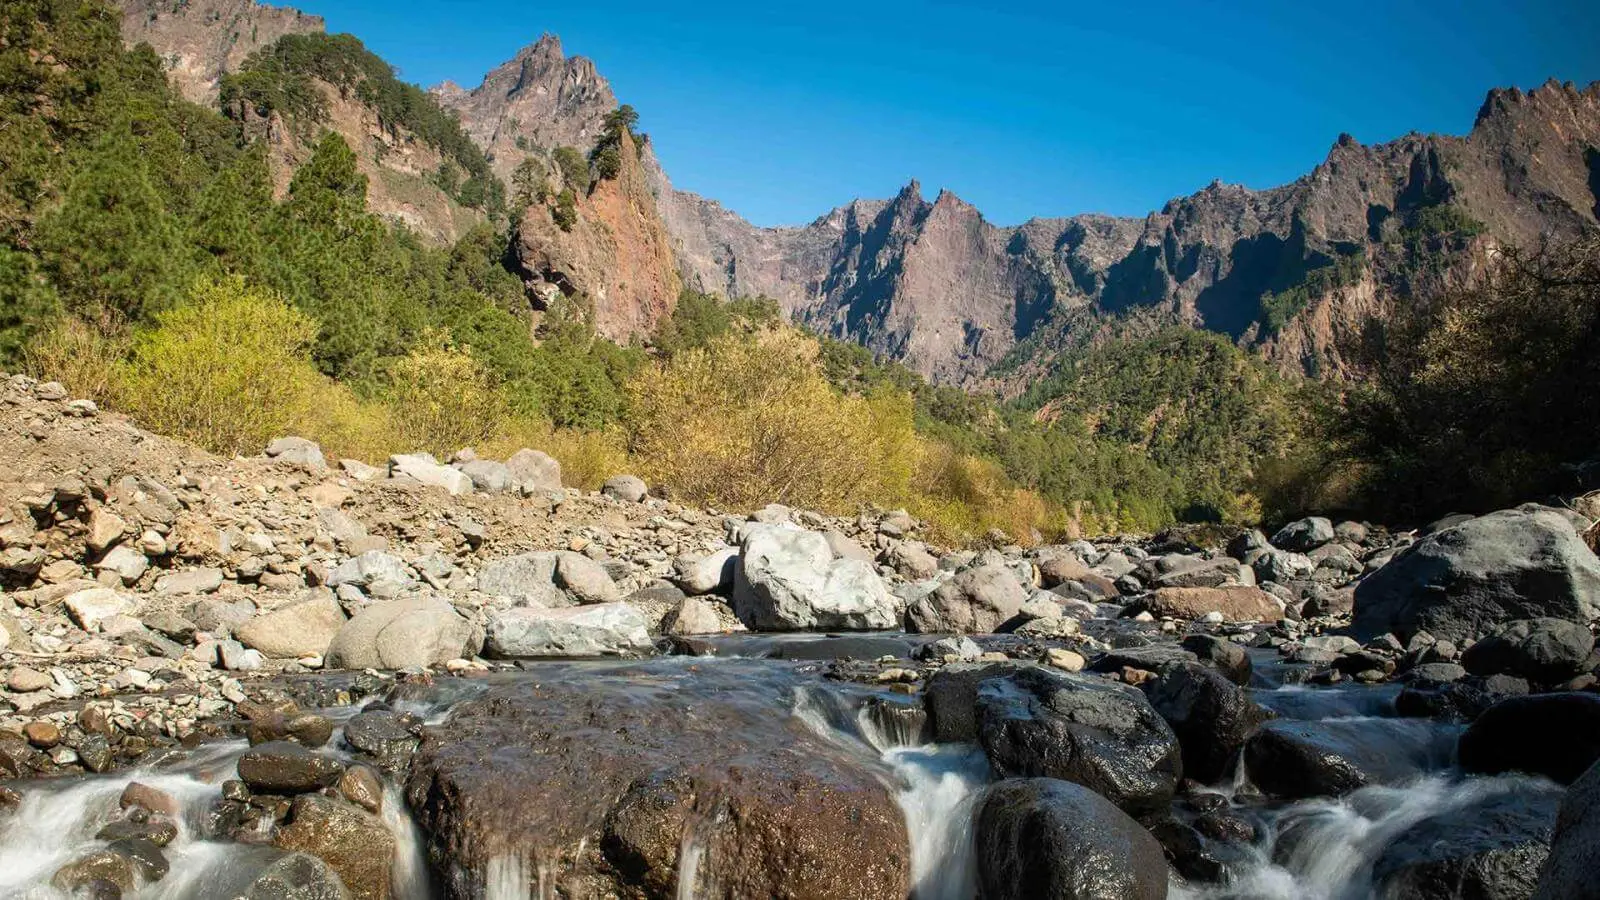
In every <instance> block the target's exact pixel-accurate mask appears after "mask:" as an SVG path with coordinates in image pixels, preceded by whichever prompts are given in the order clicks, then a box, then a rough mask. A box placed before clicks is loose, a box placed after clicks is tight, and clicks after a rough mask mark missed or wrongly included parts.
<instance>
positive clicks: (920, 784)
mask: <svg viewBox="0 0 1600 900" xmlns="http://www.w3.org/2000/svg"><path fill="white" fill-rule="evenodd" d="M852 640H858V639H852ZM884 641H887V642H890V643H894V642H898V643H897V644H896V646H908V647H909V646H912V642H911V641H909V640H908V639H905V638H900V637H890V638H887V639H884V640H883V641H874V642H869V643H865V644H861V646H860V647H859V648H857V649H862V650H873V649H879V648H880V647H881V646H884V645H885V644H884ZM719 652H721V653H725V654H726V657H731V658H726V657H725V658H723V659H693V660H690V659H685V658H664V659H658V660H652V661H646V662H642V663H626V664H623V663H615V662H613V663H592V664H573V663H536V664H531V665H529V666H528V667H527V671H525V672H522V673H518V674H511V675H505V676H496V677H497V678H499V679H501V680H500V682H498V683H500V684H502V685H503V684H507V683H509V684H513V685H514V684H516V683H518V682H517V681H516V680H517V679H524V680H526V681H527V683H529V684H530V685H531V684H532V683H534V682H539V681H543V682H549V681H552V680H560V679H568V680H573V681H576V680H579V679H590V680H592V679H595V678H599V677H604V678H606V679H612V680H613V681H614V683H615V684H617V685H620V686H621V687H618V688H614V689H618V690H623V691H629V690H634V691H637V692H638V694H639V696H640V697H642V698H646V697H649V696H662V695H663V694H661V692H663V691H665V692H669V693H680V694H681V693H683V692H690V693H692V692H694V691H707V692H712V691H715V692H719V693H717V694H716V696H717V697H718V700H719V702H727V695H726V691H727V690H728V689H729V688H728V685H729V684H735V685H738V689H739V690H745V691H748V692H750V696H751V697H752V698H754V700H753V701H752V702H751V703H750V704H749V706H748V709H744V708H743V707H741V709H744V712H747V713H749V714H750V715H752V716H756V715H764V716H772V715H776V716H778V717H780V718H781V717H782V716H783V715H784V712H783V711H784V710H785V709H786V710H788V715H791V716H792V717H793V718H794V719H795V720H796V721H797V722H798V723H800V724H801V725H803V726H804V727H805V728H806V729H807V730H809V731H810V732H811V733H812V734H814V735H816V736H818V737H820V738H822V739H824V740H825V741H826V742H827V744H828V745H829V746H832V747H833V748H835V749H836V750H837V751H838V752H837V754H835V756H836V758H837V760H838V763H839V764H840V765H850V766H857V767H860V768H861V769H862V770H863V771H868V772H871V773H872V774H873V776H874V777H876V778H878V779H879V780H881V781H882V782H883V783H884V784H885V785H886V786H887V787H888V788H889V789H890V790H891V792H892V794H893V796H894V798H895V800H896V801H897V803H898V806H899V808H900V810H901V812H902V813H903V815H904V817H905V823H906V829H907V834H908V838H909V842H910V850H911V860H910V863H911V874H912V882H913V898H914V900H970V898H972V897H973V896H974V895H975V893H976V881H977V861H976V859H975V854H974V836H973V826H972V822H973V813H974V807H975V805H976V804H977V802H978V801H979V799H980V798H981V797H982V794H983V790H984V787H985V786H986V785H987V784H988V783H989V782H990V781H991V780H992V775H991V772H990V769H989V765H988V763H987V761H986V759H985V757H984V754H983V751H982V750H981V749H980V748H979V747H977V746H976V745H967V744H934V743H930V742H928V741H927V740H926V739H925V737H924V731H925V717H924V715H923V713H922V712H921V709H920V705H919V703H918V702H917V701H916V699H914V698H907V697H904V696H900V695H894V694H890V693H888V692H886V691H880V690H876V689H872V688H868V687H864V686H861V685H856V684H848V683H839V682H832V681H827V680H824V679H822V678H819V677H816V671H817V669H818V667H817V666H816V665H810V666H807V665H806V664H805V663H803V662H796V661H795V660H808V659H819V658H831V657H832V656H833V655H837V648H836V647H830V646H828V641H827V640H826V639H820V638H814V637H811V638H777V639H773V638H767V639H747V640H744V641H728V642H724V644H723V645H722V646H721V647H720V648H719ZM719 667H720V668H719ZM717 672H722V673H723V675H724V676H726V677H725V678H724V680H723V681H719V682H714V685H713V686H706V685H705V681H706V679H707V676H708V674H714V673H717ZM609 683H611V682H608V684H609ZM440 684H441V686H442V687H441V690H440V691H439V692H436V693H435V696H433V697H432V698H431V699H429V700H426V701H419V700H417V699H414V698H413V699H406V700H395V701H394V705H395V706H396V707H397V708H404V709H406V710H407V711H409V712H413V713H415V714H417V715H419V716H422V717H423V718H425V719H427V720H429V721H431V722H440V721H443V720H445V719H446V718H447V717H448V715H449V709H450V708H451V706H452V705H453V704H454V703H457V702H459V701H460V700H462V699H466V698H468V697H471V696H473V695H474V694H475V693H478V692H480V691H481V690H482V689H483V687H482V685H480V684H475V683H473V682H470V681H462V680H457V679H441V681H440ZM607 689H608V690H609V689H613V688H610V687H608V688H607ZM652 692H654V693H652ZM1394 693H1395V691H1394V690H1393V689H1392V688H1387V687H1375V688H1366V687H1340V688H1318V687H1306V686H1299V685H1284V684H1282V683H1277V682H1274V681H1268V682H1266V683H1262V684H1259V685H1258V687H1257V688H1256V689H1255V690H1254V691H1253V694H1254V696H1255V698H1256V699H1257V700H1258V701H1259V702H1260V703H1261V704H1262V705H1264V706H1266V707H1268V708H1270V709H1272V710H1273V711H1274V712H1276V713H1277V714H1278V716H1279V717H1280V718H1282V719H1286V720H1292V721H1297V722H1300V723H1303V724H1308V725H1311V726H1313V727H1315V728H1316V729H1318V730H1319V733H1322V734H1325V735H1326V736H1327V737H1328V739H1329V740H1331V741H1336V742H1338V743H1339V744H1340V746H1343V747H1354V748H1357V749H1359V750H1362V751H1363V752H1368V753H1370V754H1372V755H1373V756H1375V757H1378V758H1381V759H1382V760H1383V761H1384V765H1385V766H1386V768H1385V769H1384V771H1383V776H1384V780H1385V782H1386V783H1385V784H1384V785H1382V786H1376V787H1369V788H1365V789H1363V790H1359V791H1356V792H1355V793H1353V794H1350V795H1349V796H1346V797H1344V798H1342V799H1337V800H1330V799H1319V800H1309V801H1302V802H1299V803H1294V804H1288V805H1282V806H1276V807H1274V806H1268V805H1264V804H1263V802H1262V801H1261V800H1260V798H1259V795H1258V794H1257V793H1256V792H1254V791H1253V790H1252V789H1251V787H1250V773H1249V772H1248V771H1246V770H1245V769H1244V767H1243V766H1242V764H1241V766H1240V767H1239V769H1238V771H1237V772H1236V773H1235V774H1234V775H1233V777H1231V778H1230V779H1227V780H1225V781H1224V782H1223V783H1221V784H1218V785H1214V786H1211V787H1210V788H1208V790H1211V791H1213V792H1215V793H1218V794H1220V795H1222V797H1223V798H1224V799H1225V802H1226V804H1227V805H1228V806H1229V807H1230V808H1232V809H1233V810H1235V811H1236V812H1238V814H1240V815H1241V816H1244V817H1246V818H1248V819H1249V820H1251V821H1253V822H1255V823H1256V824H1257V830H1258V834H1259V835H1260V837H1259V839H1258V840H1257V842H1256V843H1255V844H1253V845H1251V846H1249V847H1247V848H1244V850H1243V854H1242V857H1241V860H1240V861H1239V862H1237V863H1236V864H1234V865H1232V866H1231V867H1230V875H1231V877H1230V882H1229V883H1228V884H1226V885H1222V886H1204V887H1189V886H1185V885H1183V884H1182V883H1180V882H1177V881H1175V882H1174V884H1173V886H1172V887H1173V896H1174V897H1176V898H1181V900H1224V898H1238V900H1291V898H1294V900H1302V898H1304V900H1369V898H1375V897H1376V896H1377V888H1376V886H1375V885H1374V884H1373V877H1372V868H1373V864H1374V862H1375V861H1376V860H1377V858H1378V857H1379V855H1380V854H1381V853H1382V852H1383V850H1384V849H1385V848H1386V847H1387V846H1389V845H1390V844H1391V843H1392V842H1393V841H1394V839H1395V838H1396V837H1397V836H1398V835H1400V834H1402V833H1403V832H1405V831H1406V830H1407V829H1408V828H1411V827H1413V826H1414V825H1416V824H1417V823H1419V822H1421V821H1423V820H1425V819H1429V818H1431V817H1435V816H1440V815H1446V814H1449V813H1451V812H1459V811H1462V810H1466V809H1467V808H1468V807H1471V806H1473V805H1474V804H1475V803H1478V802H1480V801H1483V800H1484V799H1486V798H1492V797H1495V796H1499V795H1517V796H1521V795H1530V794H1538V793H1540V792H1545V793H1548V792H1549V791H1552V790H1554V788H1553V787H1552V786H1550V785H1549V784H1548V783H1545V782H1540V781H1538V780H1537V779H1528V778H1514V777H1506V778H1480V779H1464V778H1462V777H1461V776H1460V775H1459V774H1458V773H1456V772H1455V771H1454V769H1453V768H1452V759H1451V751H1452V748H1453V746H1454V743H1455V738H1456V734H1457V732H1456V729H1455V728H1453V727H1451V726H1446V725H1441V724H1439V723H1435V722H1432V721H1426V720H1410V719H1399V718H1394V717H1393V715H1392V705H1393V698H1394ZM756 701H759V702H756ZM736 702H737V701H736ZM355 711H356V709H354V708H352V709H347V710H344V711H342V712H341V711H331V712H330V715H333V716H335V717H336V719H338V720H341V721H342V720H343V719H345V718H348V716H350V715H353V714H354V712H355ZM339 743H340V742H339V736H338V735H337V734H336V735H335V738H334V740H333V741H332V742H331V743H330V745H329V747H330V748H332V747H337V746H339ZM245 749H246V747H245V744H244V743H243V742H242V741H235V742H229V743H221V744H216V745H212V746H210V747H207V748H204V749H202V750H199V751H195V752H193V753H190V754H188V755H187V756H186V757H185V758H183V759H182V760H181V761H179V762H177V763H174V764H170V765H166V766H163V767H161V768H154V769H141V770H133V771H127V772H123V773H119V774H115V775H105V776H90V777H85V778H81V779H75V780H70V781H68V780H61V781H55V782H32V783H23V784H19V785H17V787H18V789H19V790H20V792H21V793H22V795H23V797H24V800H23V802H22V805H21V806H20V807H19V808H18V809H17V810H16V811H15V812H14V813H13V814H12V815H10V816H9V817H7V818H6V819H5V822H4V825H3V826H0V897H18V898H24V900H58V898H60V897H61V895H60V893H59V892H57V891H55V890H54V889H53V888H51V887H50V886H49V880H50V877H51V875H52V874H53V873H54V872H55V871H56V869H58V868H59V867H60V866H61V865H63V864H64V863H66V862H68V861H70V860H72V859H74V858H76V857H78V856H80V855H82V854H83V853H84V852H86V851H89V850H92V849H94V848H97V847H100V846H103V842H101V841H98V840H96V838H95V834H96V832H98V831H99V829H100V828H101V827H103V826H104V825H105V824H107V823H108V822H110V821H112V820H114V819H115V818H116V816H117V812H118V810H117V807H118V798H119V797H120V795H121V793H122V791H123V789H124V787H126V785H127V784H128V783H129V782H132V781H138V782H141V783H144V784H147V785H150V786H152V787H155V788H157V789H159V790H162V791H164V792H166V793H168V794H170V795H172V796H173V797H174V798H175V799H177V800H178V801H179V803H180V804H181V809H182V813H181V816H180V819H181V821H180V822H179V823H178V825H179V834H178V837H177V838H176V840H174V841H173V843H172V844H171V845H170V846H169V847H168V848H166V855H167V858H168V860H169V862H170V864H171V871H170V873H169V874H168V875H167V876H166V877H165V878H163V879H161V880H160V881H157V882H155V883H153V884H150V885H145V886H142V887H141V889H140V890H138V891H137V892H135V894H134V896H135V897H138V898H174V900H176V898H209V897H214V896H222V894H219V885H224V884H233V883H236V882H237V881H238V879H239V878H241V877H242V876H243V875H246V874H248V873H249V872H251V871H259V870H260V869H261V868H263V867H265V866H266V865H269V864H270V863H271V862H272V861H273V859H275V858H277V856H278V855H279V854H278V853H277V851H273V850H271V849H270V848H264V847H244V846H242V845H239V844H233V843H221V842H217V841H212V840H207V839H206V837H205V834H204V826H205V821H206V818H207V815H208V811H209V810H210V808H211V806H212V804H213V803H215V801H216V800H217V798H218V796H219V791H220V787H221V783H222V782H223V781H224V780H227V779H228V778H230V777H233V775H234V769H235V765H236V762H237V759H238V756H239V755H240V754H241V753H242V752H243V751H244V750H245ZM322 752H325V753H330V754H333V755H340V754H339V751H336V750H333V749H325V750H323V751H322ZM707 816H710V818H708V817H707ZM714 817H715V813H710V814H704V815H701V817H700V818H694V819H691V820H690V821H689V824H688V825H687V826H686V827H685V829H684V831H683V834H682V836H681V843H680V845H679V851H678V854H677V860H678V861H677V885H676V889H675V893H676V897H677V900H696V898H701V897H710V896H717V893H718V892H717V886H716V885H714V884H711V883H709V880H708V879H709V878H710V877H711V875H710V872H711V867H710V866H708V865H707V864H706V862H707V854H708V852H709V847H708V836H709V835H711V834H713V833H714V832H715V829H716V826H717V825H718V822H717V821H716V820H715V818H714ZM383 819H384V822H385V824H386V825H387V826H388V827H389V829H390V830H391V831H392V832H393V833H394V835H395V837H396V844H397V857H396V861H395V866H394V870H393V879H392V888H393V895H394V896H395V897H396V898H397V900H427V898H431V897H434V896H437V895H438V886H437V884H436V883H435V882H434V880H433V877H432V875H431V874H430V870H429V866H428V862H427V856H426V852H425V845H424V839H423V835H422V834H421V833H420V831H419V829H418V827H417V826H416V824H415V822H413V820H412V818H411V816H410V815H409V813H408V811H407V809H406V806H405V800H404V796H403V794H402V792H401V791H400V790H399V789H398V788H397V787H395V786H393V785H391V786H389V787H388V788H387V791H386V794H385V797H384V806H383ZM532 857H533V854H532V853H531V852H530V854H528V855H524V854H506V855H501V856H496V857H494V858H492V859H491V860H489V861H488V863H487V865H486V866H485V868H484V870H483V871H481V872H479V873H477V874H476V877H475V883H476V884H477V885H479V887H480V892H481V896H483V897H485V898H488V900H531V898H539V900H544V898H547V897H549V898H553V897H555V896H556V881H557V874H558V873H556V872H553V871H546V870H545V867H542V866H541V865H540V864H539V863H538V862H537V860H536V858H532Z"/></svg>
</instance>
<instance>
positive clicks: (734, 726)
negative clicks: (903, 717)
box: [407, 660, 910, 900]
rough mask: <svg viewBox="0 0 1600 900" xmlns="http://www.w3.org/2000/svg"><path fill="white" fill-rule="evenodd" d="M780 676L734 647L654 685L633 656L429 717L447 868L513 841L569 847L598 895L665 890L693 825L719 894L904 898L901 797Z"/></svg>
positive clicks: (414, 785) (427, 754) (435, 804)
mask: <svg viewBox="0 0 1600 900" xmlns="http://www.w3.org/2000/svg"><path fill="white" fill-rule="evenodd" d="M783 677H785V676H783V675H782V673H778V672H774V671H772V668H771V666H770V664H767V666H766V668H762V664H759V663H750V664H745V663H741V662H740V661H737V660H728V661H725V662H723V663H719V664H718V665H717V666H710V667H705V668H704V669H703V670H702V671H700V672H698V674H697V675H696V676H695V678H694V680H693V682H692V683H686V684H685V687H690V686H691V684H692V689H691V690H683V691H676V690H675V691H670V692H665V693H660V692H656V691H645V692H640V691H639V690H638V689H637V685H636V683H635V682H634V681H633V680H632V679H633V676H631V675H630V674H629V669H628V668H627V667H618V668H616V669H603V670H593V671H588V672H585V673H583V676H582V677H581V678H575V679H562V678H556V677H547V678H542V679H541V680H540V681H539V682H538V683H537V684H528V683H521V684H516V685H507V686H504V687H491V688H490V689H489V692H488V693H487V694H485V695H484V696H482V697H480V698H479V699H476V700H471V701H468V702H466V703H464V704H461V705H460V706H458V707H457V708H456V709H455V711H454V712H453V714H452V716H451V719H450V721H449V723H448V724H447V725H442V726H438V727H429V728H427V729H425V732H424V740H423V745H422V749H421V750H420V751H419V753H418V755H417V758H416V760H415V762H414V763H413V766H412V775H411V777H410V779H409V782H408V785H407V793H408V798H409V801H410V804H411V807H412V809H413V810H414V811H415V813H416V817H417V821H418V825H419V827H420V828H421V830H422V833H423V835H424V837H425V840H426V842H427V847H428V851H429V853H430V855H431V858H432V859H433V860H434V864H435V867H436V870H438V871H443V872H452V871H468V870H470V871H479V872H481V871H484V870H485V868H486V867H487V866H488V865H489V862H490V860H491V859H503V858H505V857H506V855H507V854H510V853H513V852H515V853H519V854H526V855H525V856H524V857H523V858H524V859H531V858H540V859H551V860H555V859H560V860H561V861H562V862H561V876H560V877H561V880H562V882H563V883H564V884H566V885H568V886H570V887H571V888H572V889H573V890H575V891H576V890H579V888H578V886H580V885H582V886H584V887H583V888H582V892H583V893H584V895H586V896H662V894H661V893H660V891H662V890H665V888H664V887H663V886H664V885H670V884H676V871H675V870H678V869H679V866H680V860H679V858H678V855H679V853H680V848H681V847H682V846H683V842H684V837H685V835H692V836H693V839H694V841H695V842H696V844H697V846H698V847H700V848H701V849H702V851H703V852H702V853H701V855H700V862H699V867H698V870H697V875H698V878H699V879H700V881H699V882H698V883H700V884H702V885H712V884H714V885H716V886H717V887H718V890H719V893H720V895H722V896H729V897H807V898H818V900H832V898H838V900H847V898H848V900H904V898H905V897H906V896H907V894H908V892H909V888H910V885H909V880H910V879H909V847H908V844H907V837H906V833H905V826H904V824H903V823H904V819H903V817H902V814H901V812H900V810H899V808H898V807H897V805H896V804H895V802H894V800H893V798H892V797H891V796H890V795H889V793H888V791H887V789H886V788H884V786H883V785H882V784H881V783H880V782H879V781H878V780H877V778H876V777H874V775H873V774H871V773H870V772H869V771H867V770H865V769H860V768H856V767H854V766H852V765H848V764H843V763H842V760H841V757H840V756H839V754H838V752H837V751H836V750H835V749H834V748H833V747H832V746H831V745H829V744H827V743H826V742H824V741H823V740H822V739H821V738H819V737H817V736H816V735H814V734H812V733H811V732H809V731H808V730H807V729H805V728H804V727H801V726H800V725H799V724H798V723H797V722H796V721H795V720H794V719H793V717H792V716H791V715H790V714H789V706H790V704H791V703H792V702H793V690H792V686H791V685H790V684H789V683H787V682H784V681H781V679H782V678H783ZM774 679H780V680H777V681H775V680H774ZM490 752H492V753H493V754H494V760H495V764H494V765H493V766H485V765H483V759H484V758H485V756H484V755H485V754H486V753H490ZM711 810H716V811H717V814H715V815H703V814H700V813H702V811H711ZM580 847H588V848H599V849H600V853H598V854H595V853H579V848H580ZM479 892H481V887H479V886H475V885H473V884H471V883H469V879H460V880H456V881H451V882H450V883H447V884H446V885H445V893H446V895H447V896H450V897H467V896H475V895H477V894H478V893H479ZM667 895H668V896H670V893H668V894H667Z"/></svg>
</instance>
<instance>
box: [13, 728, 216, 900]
mask: <svg viewBox="0 0 1600 900" xmlns="http://www.w3.org/2000/svg"><path fill="white" fill-rule="evenodd" d="M243 750H244V744H243V743H242V742H231V743H228V744H222V745H216V746H214V747H212V748H209V749H207V750H205V751H202V752H199V753H197V754H196V755H195V756H193V757H192V758H191V759H189V760H188V761H186V762H185V763H184V764H183V765H182V766H181V767H173V768H171V769H162V770H154V769H139V770H132V771H128V772H122V773H118V774H115V775H104V776H95V777H91V778H83V779H78V780H74V781H70V782H69V781H62V782H54V783H52V782H44V781H40V782H34V783H31V784H26V785H22V786H21V793H22V804H21V805H20V806H19V807H18V808H17V810H16V812H15V813H14V814H12V815H11V816H10V817H8V818H7V819H6V822H5V825H4V827H0V896H4V897H15V898H23V900H57V898H62V897H64V896H66V895H64V894H63V893H62V892H60V891H58V890H56V889H55V888H54V887H52V886H51V885H50V879H51V877H52V876H54V875H55V872H56V870H57V869H59V868H61V867H62V866H63V865H65V864H67V863H69V862H71V861H72V860H74V859H76V858H78V857H79V856H82V855H83V854H85V853H88V852H90V851H93V850H95V849H97V848H99V847H103V846H104V845H105V842H104V841H98V840H96V839H95V834H96V833H97V832H98V831H99V830H100V829H101V828H104V827H105V826H106V825H108V824H110V823H111V822H113V821H116V820H118V819H119V818H121V816H120V810H119V808H118V800H119V799H120V798H121V796H122V791H123V789H125V788H126V787H127V786H128V784H129V783H130V782H135V781H137V782H139V783H140V784H144V785H148V786H150V787H152V788H155V789H157V790H159V791H162V792H164V793H166V794H168V795H170V796H171V797H172V798H173V799H175V800H177V801H178V803H179V805H180V815H179V817H178V822H177V823H176V824H177V826H178V836H177V837H176V838H175V839H174V840H173V842H172V844H171V845H170V846H169V847H168V848H166V851H165V853H166V856H167V861H168V862H169V863H170V865H171V871H170V872H169V873H168V874H167V876H166V877H165V878H163V879H161V880H160V881H157V882H154V883H153V884H149V885H141V886H140V888H139V890H137V891H136V892H135V893H134V895H133V896H135V897H137V898H141V900H144V898H150V900H155V898H174V900H176V898H185V897H192V896H203V890H202V888H203V885H205V884H206V882H207V880H208V878H209V874H208V873H212V872H214V871H215V870H216V869H217V867H219V866H222V865H225V864H226V857H227V853H228V851H229V850H230V849H236V846H235V845H231V844H220V843H213V842H208V841H201V840H197V839H196V835H197V832H198V830H199V826H200V822H201V821H202V819H203V817H204V816H205V815H206V813H207V811H208V810H209V809H210V805H211V802H212V800H214V799H215V797H216V795H217V791H218V786H219V785H220V784H221V783H222V782H223V781H224V780H226V779H227V778H229V777H231V776H232V774H233V767H234V760H235V759H236V758H237V757H238V755H239V754H240V753H241V752H243Z"/></svg>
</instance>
